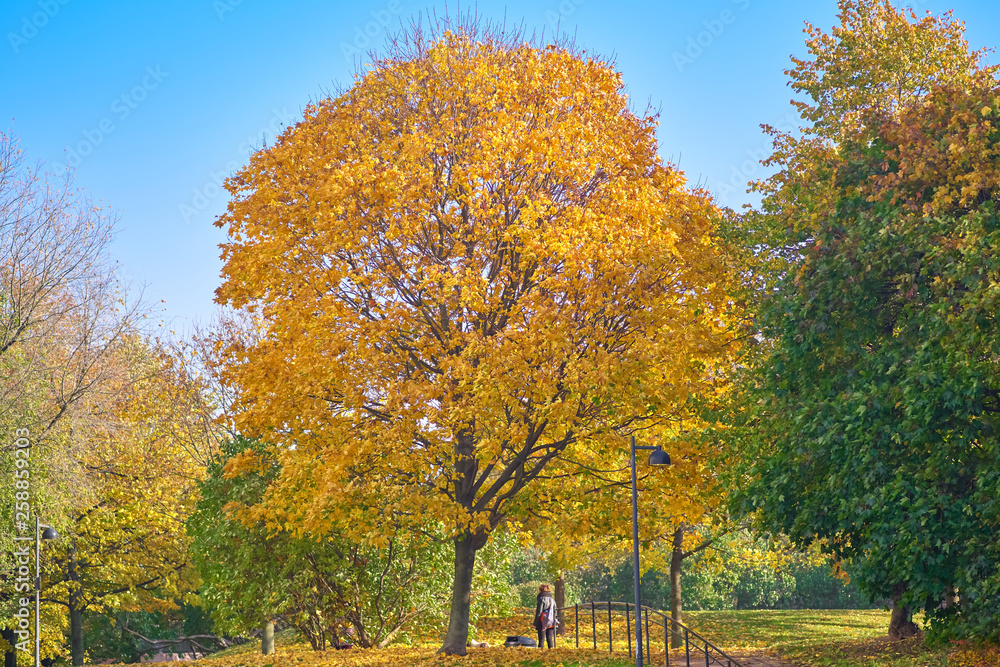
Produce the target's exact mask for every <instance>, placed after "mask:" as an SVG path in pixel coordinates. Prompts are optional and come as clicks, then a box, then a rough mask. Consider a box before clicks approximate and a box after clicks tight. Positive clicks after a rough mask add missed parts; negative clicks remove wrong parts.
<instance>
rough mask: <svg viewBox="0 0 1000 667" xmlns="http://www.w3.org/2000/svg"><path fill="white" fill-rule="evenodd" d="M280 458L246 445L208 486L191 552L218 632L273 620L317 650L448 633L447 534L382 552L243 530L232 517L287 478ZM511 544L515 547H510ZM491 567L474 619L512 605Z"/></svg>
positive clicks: (395, 542) (430, 530)
mask: <svg viewBox="0 0 1000 667" xmlns="http://www.w3.org/2000/svg"><path fill="white" fill-rule="evenodd" d="M247 452H254V453H255V454H256V455H257V462H258V466H257V467H256V468H255V469H253V470H249V471H244V472H243V473H242V474H240V475H238V476H234V477H231V478H227V477H226V476H225V475H224V467H225V463H226V461H227V460H229V459H230V458H232V457H233V456H235V455H237V454H243V455H246V453H247ZM272 454H273V451H272V450H270V449H269V448H268V447H267V446H266V445H264V444H263V443H261V442H260V441H256V440H248V439H243V438H238V439H236V440H234V441H231V442H229V443H227V444H226V445H224V446H223V450H222V457H221V458H220V459H219V460H217V461H216V462H214V463H213V464H212V465H211V466H210V467H209V470H208V476H207V478H206V479H205V481H204V482H202V484H201V500H200V501H199V504H198V508H197V511H196V512H195V513H194V514H193V515H192V517H191V518H190V519H189V521H188V529H189V532H190V533H191V535H192V537H193V544H192V551H193V554H194V560H195V563H196V565H197V568H198V571H199V572H200V573H201V576H202V578H203V581H204V583H203V587H202V590H201V593H202V597H203V598H204V599H205V601H206V602H207V603H208V605H209V606H210V607H211V609H212V613H213V616H214V620H215V623H216V628H218V629H219V630H220V631H222V632H226V633H230V634H243V633H247V632H249V631H251V630H253V629H255V628H259V627H261V626H262V625H263V624H264V623H265V622H267V621H268V620H272V619H277V620H280V621H282V622H284V623H286V624H289V625H293V626H295V627H296V628H298V629H299V630H300V631H301V632H302V634H303V635H305V636H306V637H307V638H308V639H309V641H310V642H311V644H312V646H313V648H314V649H317V650H320V649H322V648H324V647H325V645H326V640H327V638H328V639H329V641H330V642H331V644H332V643H334V642H339V641H352V642H355V643H358V644H360V645H361V646H365V647H371V646H380V647H381V646H386V645H388V644H389V643H390V642H392V641H393V640H394V639H398V638H399V637H400V635H401V634H403V635H405V634H408V633H412V632H415V631H420V630H423V629H426V628H428V627H431V628H440V626H441V624H442V623H443V622H444V621H445V619H446V618H447V616H446V612H447V610H446V608H445V607H444V605H443V603H442V601H443V600H444V599H445V598H446V597H447V591H448V585H449V576H448V575H449V573H450V572H449V571H450V569H451V567H450V566H451V562H450V556H451V550H450V549H449V544H448V540H447V536H446V534H445V533H444V531H443V529H440V530H435V529H434V527H433V526H428V527H427V530H426V531H424V532H422V533H421V532H416V531H410V532H406V531H402V530H396V531H391V532H390V534H389V535H388V536H387V538H386V540H385V542H384V543H382V544H380V545H378V546H376V545H371V544H368V545H366V544H362V543H357V542H352V541H350V540H348V539H347V538H345V537H342V536H337V535H327V536H324V537H322V538H320V539H318V540H317V539H311V538H309V537H295V536H293V535H292V534H291V533H289V532H286V531H277V532H275V531H270V530H269V529H268V528H267V526H266V525H265V523H264V522H263V521H261V522H257V523H244V522H241V521H240V520H238V519H236V518H234V517H233V516H231V511H232V510H234V509H236V508H238V507H240V506H248V505H253V504H256V503H259V502H260V501H261V499H262V498H263V497H264V495H265V493H266V491H267V488H268V485H270V484H272V483H274V481H275V480H276V479H278V478H279V475H280V472H281V471H280V467H279V466H278V464H277V462H276V460H275V458H274V457H273V456H272ZM508 541H509V540H508ZM509 550H510V545H507V544H504V543H502V540H495V541H493V543H492V544H490V545H487V547H486V548H485V549H484V553H485V554H486V558H487V562H488V563H489V564H491V565H493V564H494V563H495V562H497V561H502V560H503V559H504V558H505V557H506V555H505V553H506V552H507V551H509ZM503 572H504V568H502V567H491V568H488V570H486V571H484V574H483V576H481V577H478V578H477V579H476V580H475V582H474V586H473V595H472V604H473V615H474V616H475V615H492V614H498V613H503V612H505V611H507V610H508V609H509V607H510V600H509V597H510V596H509V593H508V591H509V588H510V582H509V576H504V575H503Z"/></svg>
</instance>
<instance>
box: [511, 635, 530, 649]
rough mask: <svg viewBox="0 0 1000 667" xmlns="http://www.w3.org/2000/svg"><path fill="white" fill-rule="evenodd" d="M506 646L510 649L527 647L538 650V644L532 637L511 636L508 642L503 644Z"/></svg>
mask: <svg viewBox="0 0 1000 667" xmlns="http://www.w3.org/2000/svg"><path fill="white" fill-rule="evenodd" d="M503 645H504V646H506V647H508V648H510V647H514V646H525V647H527V648H537V647H538V644H537V643H536V642H535V640H534V639H532V638H531V637H518V636H515V635H509V636H508V637H507V641H505V642H504V643H503Z"/></svg>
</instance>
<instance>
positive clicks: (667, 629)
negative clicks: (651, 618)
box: [663, 616, 670, 667]
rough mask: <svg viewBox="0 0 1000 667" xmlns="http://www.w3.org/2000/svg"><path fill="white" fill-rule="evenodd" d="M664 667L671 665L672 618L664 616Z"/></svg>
mask: <svg viewBox="0 0 1000 667" xmlns="http://www.w3.org/2000/svg"><path fill="white" fill-rule="evenodd" d="M663 667H670V619H669V618H668V617H667V616H664V617H663Z"/></svg>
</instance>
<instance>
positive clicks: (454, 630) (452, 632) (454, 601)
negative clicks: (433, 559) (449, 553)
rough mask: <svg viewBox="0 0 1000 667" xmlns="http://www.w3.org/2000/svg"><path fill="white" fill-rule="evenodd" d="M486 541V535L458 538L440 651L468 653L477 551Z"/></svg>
mask: <svg viewBox="0 0 1000 667" xmlns="http://www.w3.org/2000/svg"><path fill="white" fill-rule="evenodd" d="M485 543H486V536H485V535H484V536H481V537H480V536H474V535H468V534H466V535H464V536H462V537H460V538H456V539H455V581H454V583H453V585H452V589H451V614H449V616H448V634H447V635H445V638H444V646H442V647H441V649H440V650H439V651H438V653H444V654H447V655H465V654H466V650H465V645H466V644H467V643H468V641H469V607H470V605H471V603H472V573H473V571H474V570H475V567H476V551H478V550H479V549H480V548H481V547H482V546H483V545H484V544H485Z"/></svg>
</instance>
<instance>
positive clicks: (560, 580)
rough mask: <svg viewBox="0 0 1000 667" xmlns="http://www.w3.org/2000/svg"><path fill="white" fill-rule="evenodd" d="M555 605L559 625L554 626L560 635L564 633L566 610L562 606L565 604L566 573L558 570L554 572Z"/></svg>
mask: <svg viewBox="0 0 1000 667" xmlns="http://www.w3.org/2000/svg"><path fill="white" fill-rule="evenodd" d="M555 594H556V607H557V608H558V609H559V616H558V618H559V625H557V626H556V628H557V630H556V632H558V633H559V634H561V635H564V634H566V610H565V609H563V607H565V606H566V573H565V572H563V571H562V570H559V571H558V572H557V573H556V590H555Z"/></svg>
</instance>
